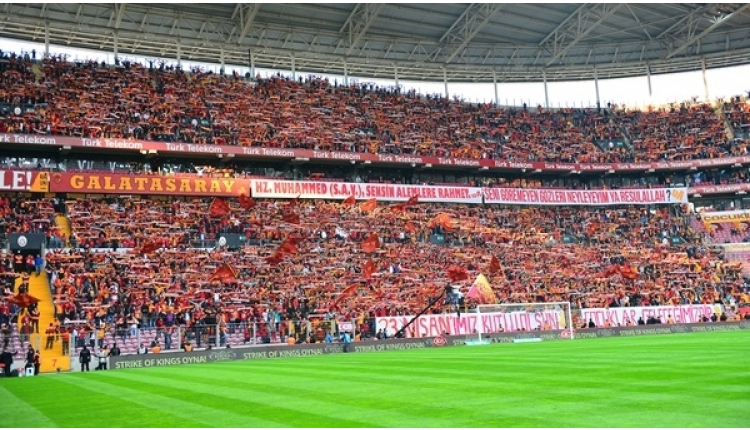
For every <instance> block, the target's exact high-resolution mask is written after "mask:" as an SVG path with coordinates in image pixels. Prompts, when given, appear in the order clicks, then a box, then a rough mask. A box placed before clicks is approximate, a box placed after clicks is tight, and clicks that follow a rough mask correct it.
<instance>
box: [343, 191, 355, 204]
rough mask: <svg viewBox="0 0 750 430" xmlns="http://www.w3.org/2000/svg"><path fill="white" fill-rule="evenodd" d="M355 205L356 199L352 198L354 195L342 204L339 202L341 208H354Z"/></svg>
mask: <svg viewBox="0 0 750 430" xmlns="http://www.w3.org/2000/svg"><path fill="white" fill-rule="evenodd" d="M356 203H357V199H356V197H354V194H352V195H351V196H349V197H347V198H346V199H345V200H344V201H343V202H341V206H354V205H355V204H356Z"/></svg>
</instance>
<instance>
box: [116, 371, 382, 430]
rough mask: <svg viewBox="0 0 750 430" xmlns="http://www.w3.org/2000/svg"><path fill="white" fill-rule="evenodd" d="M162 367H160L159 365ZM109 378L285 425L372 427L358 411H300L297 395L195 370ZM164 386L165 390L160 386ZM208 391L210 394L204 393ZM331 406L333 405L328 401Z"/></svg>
mask: <svg viewBox="0 0 750 430" xmlns="http://www.w3.org/2000/svg"><path fill="white" fill-rule="evenodd" d="M162 370H163V369H162ZM112 377H113V378H117V379H120V381H119V384H126V385H134V386H137V387H141V388H144V387H149V389H150V390H158V391H160V392H161V394H162V395H164V396H168V397H174V396H180V397H184V398H195V399H196V401H200V402H201V403H202V404H205V405H209V406H211V407H214V408H216V409H222V410H235V411H237V410H242V411H246V412H247V413H248V414H250V415H252V416H253V417H261V418H271V417H272V418H273V419H275V420H277V421H278V422H281V423H283V424H282V425H283V426H285V427H289V426H302V427H306V426H318V425H325V423H329V422H331V421H334V420H335V421H337V424H338V425H340V426H343V427H373V426H374V424H372V423H370V422H367V421H363V420H361V419H360V416H359V415H358V416H357V417H356V418H355V417H349V418H347V417H344V416H341V414H340V413H339V411H336V410H334V411H332V413H328V411H327V410H323V411H318V410H316V409H312V408H306V410H305V412H304V413H302V412H301V411H300V409H299V407H298V406H299V404H298V403H297V402H298V401H299V400H300V399H298V398H296V397H295V396H283V395H282V396H278V395H266V394H265V393H259V392H254V391H252V390H249V389H241V388H232V387H224V386H221V385H219V384H218V382H219V381H218V380H216V379H209V382H208V383H200V382H197V381H199V380H200V377H198V376H196V373H192V374H191V375H187V374H182V375H172V376H171V377H169V378H163V376H162V375H161V372H158V373H153V374H143V373H139V374H137V375H128V376H124V375H123V374H113V375H112ZM165 388H167V390H164V389H165ZM207 393H210V397H206V396H205V395H206V394H207ZM331 406H333V409H337V407H336V405H335V404H332V405H331Z"/></svg>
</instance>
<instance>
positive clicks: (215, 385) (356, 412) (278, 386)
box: [115, 368, 444, 427]
mask: <svg viewBox="0 0 750 430" xmlns="http://www.w3.org/2000/svg"><path fill="white" fill-rule="evenodd" d="M163 370H165V371H164V372H159V373H157V374H153V375H144V374H138V375H128V376H127V379H129V380H133V381H137V383H138V384H149V385H150V384H153V385H156V386H163V387H170V388H175V389H180V390H181V391H184V390H189V391H193V392H196V393H203V392H206V391H207V390H211V391H212V392H213V393H214V394H215V395H216V397H218V398H221V399H224V400H225V401H224V403H225V404H227V405H230V406H231V407H234V408H237V407H246V408H248V409H252V410H254V415H258V416H263V415H266V414H272V415H278V416H283V417H284V421H285V423H286V424H288V425H295V426H308V425H316V424H315V423H329V422H331V421H336V422H337V423H338V424H340V425H341V426H345V427H374V426H384V427H394V426H398V425H399V423H403V422H404V420H411V421H414V417H411V416H408V415H402V416H399V417H397V419H396V420H391V417H384V416H382V415H380V414H379V411H378V410H377V409H372V408H368V407H362V406H361V405H360V406H346V407H344V404H343V403H342V402H343V401H344V400H345V398H344V397H343V396H342V393H338V395H336V394H332V395H329V396H325V395H323V393H317V394H316V395H313V396H306V395H305V394H306V391H305V390H304V389H300V387H304V385H305V384H304V383H302V381H296V382H294V381H292V380H290V381H288V382H289V383H287V384H285V383H284V382H283V381H279V380H278V379H276V380H274V381H273V384H266V385H264V384H263V383H262V382H257V381H256V382H251V381H247V380H246V381H242V382H237V378H222V376H223V375H222V372H217V371H216V370H212V371H211V372H210V375H211V376H210V377H208V376H196V374H193V375H191V376H187V375H184V374H182V373H181V372H179V371H178V370H177V369H176V368H171V369H163ZM201 374H202V375H207V374H208V373H207V372H202V373H201ZM115 377H123V376H122V375H115ZM184 378H189V379H190V384H189V385H184V384H182V383H181V382H180V381H181V380H183V379H184ZM269 382H270V380H269ZM226 400H228V401H226ZM383 419H386V421H383ZM421 421H423V420H422V419H421V418H420V422H421ZM414 422H416V421H414ZM443 423H444V422H439V423H438V422H436V423H434V426H439V425H442V424H443ZM425 425H427V424H425Z"/></svg>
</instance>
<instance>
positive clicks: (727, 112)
mask: <svg viewBox="0 0 750 430" xmlns="http://www.w3.org/2000/svg"><path fill="white" fill-rule="evenodd" d="M748 97H750V93H748ZM748 97H739V96H737V97H733V98H732V99H731V100H730V101H727V102H725V103H724V105H723V108H724V116H725V117H726V118H727V121H728V122H729V125H730V126H731V127H732V130H734V132H735V133H736V134H741V135H742V136H743V137H744V138H748V137H750V98H748Z"/></svg>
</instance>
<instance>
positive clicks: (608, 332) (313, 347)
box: [110, 321, 750, 369]
mask: <svg viewBox="0 0 750 430" xmlns="http://www.w3.org/2000/svg"><path fill="white" fill-rule="evenodd" d="M748 329H750V321H742V322H732V323H708V324H671V325H648V326H637V327H617V328H607V329H581V330H576V331H575V336H576V338H579V339H592V338H607V337H624V336H642V335H655V334H676V333H703V332H717V331H730V330H748ZM569 336H570V333H569V332H568V331H567V330H563V331H554V332H551V331H547V332H538V331H534V332H515V333H491V334H487V335H486V338H487V339H489V340H490V341H491V342H492V343H513V342H514V341H516V340H521V339H530V338H541V339H543V340H562V339H567V338H568V337H569ZM465 342H466V339H465V337H463V336H448V337H442V336H439V337H429V338H419V339H392V340H381V341H366V342H355V343H353V344H352V349H353V352H381V351H398V350H407V349H424V348H434V347H442V346H459V345H463V344H464V343H465ZM339 353H343V344H339V343H334V344H306V345H293V346H287V345H264V346H253V347H247V348H234V349H231V348H227V349H211V350H204V351H194V352H171V353H160V354H146V355H121V356H118V357H111V358H110V369H135V368H145V367H165V366H176V365H181V364H196V363H216V362H220V361H246V360H262V359H272V358H288V357H306V356H313V355H325V354H339Z"/></svg>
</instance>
